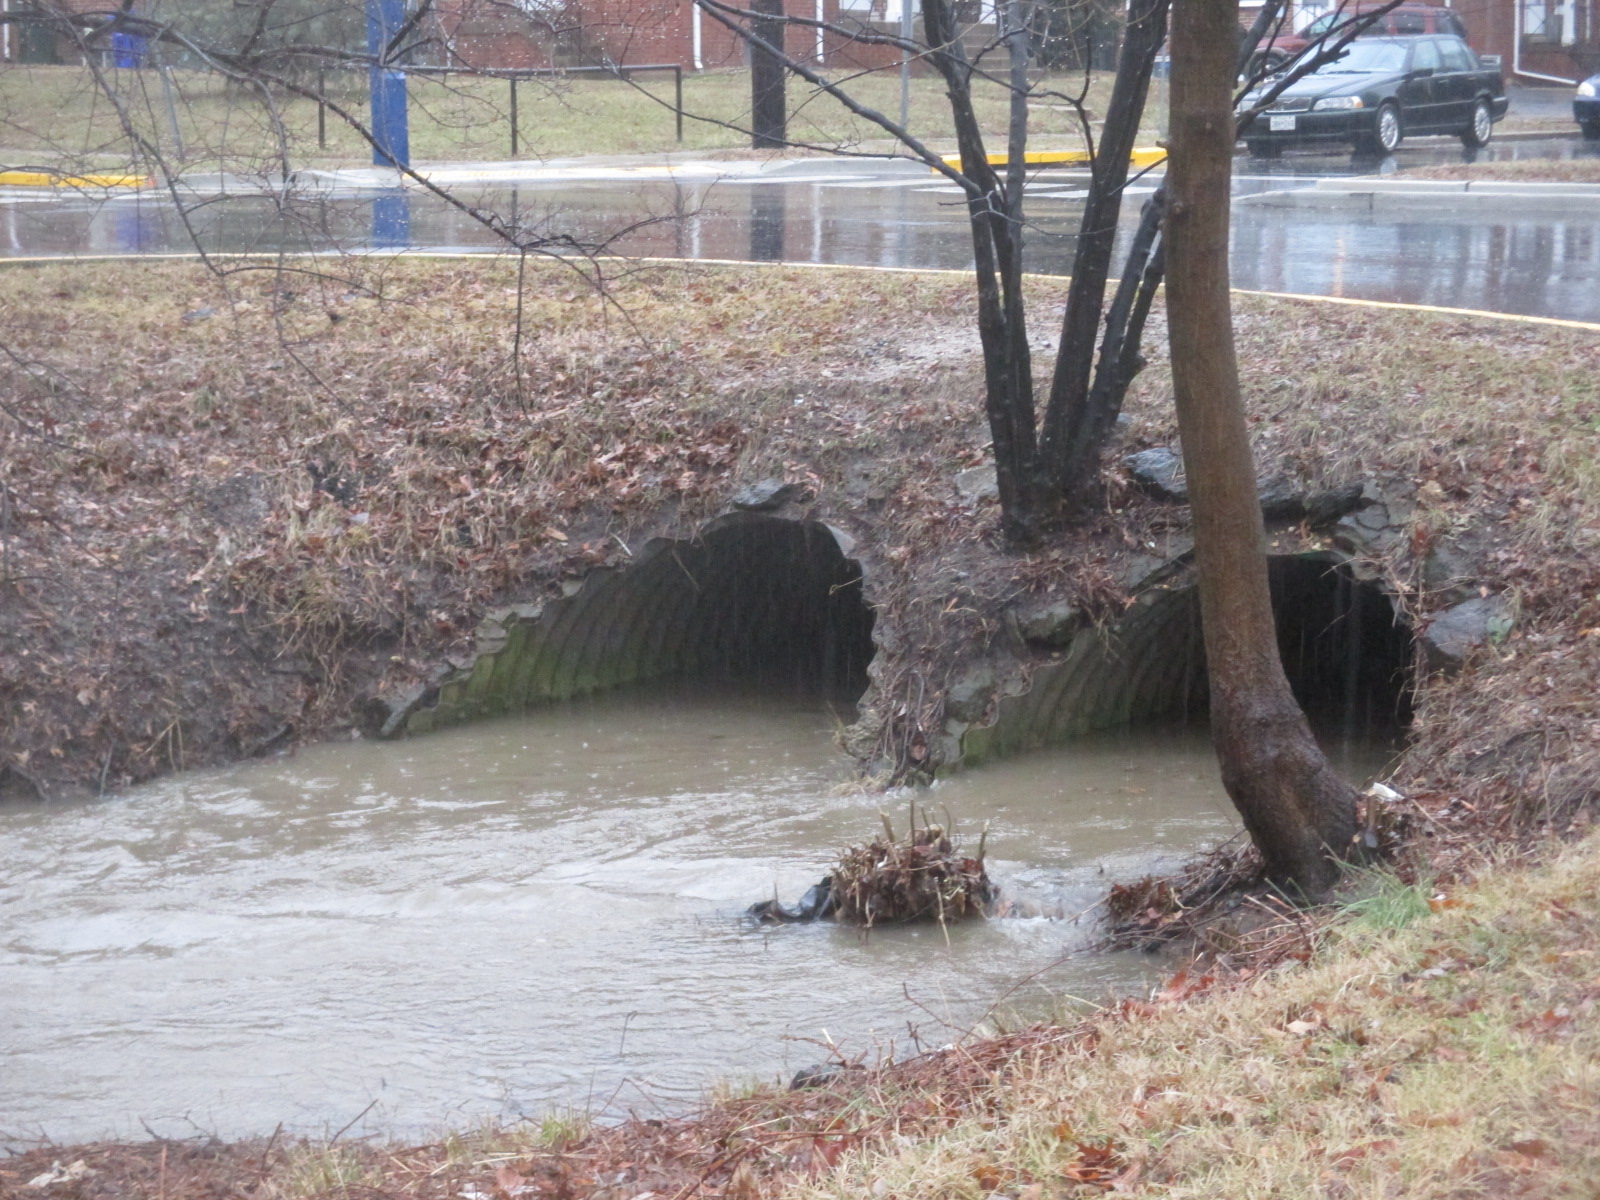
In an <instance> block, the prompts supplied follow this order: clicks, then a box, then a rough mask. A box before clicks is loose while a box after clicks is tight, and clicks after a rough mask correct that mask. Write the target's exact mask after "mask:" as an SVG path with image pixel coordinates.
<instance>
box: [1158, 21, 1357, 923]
mask: <svg viewBox="0 0 1600 1200" xmlns="http://www.w3.org/2000/svg"><path fill="white" fill-rule="evenodd" d="M1238 49H1239V33H1238V20H1237V7H1236V0H1175V3H1174V5H1173V27H1172V142H1171V163H1170V165H1169V167H1168V170H1167V190H1168V211H1167V239H1166V265H1167V313H1168V328H1169V338H1170V345H1171V355H1172V376H1173V391H1174V398H1175V402H1176V406H1177V410H1178V432H1179V436H1180V437H1181V438H1182V441H1183V460H1184V467H1185V469H1186V471H1187V474H1188V481H1189V496H1190V501H1191V504H1192V510H1193V515H1194V539H1195V554H1196V559H1197V563H1198V567H1199V575H1200V613H1201V621H1202V622H1203V626H1204V633H1205V647H1206V663H1207V668H1208V671H1209V675H1210V686H1211V726H1212V736H1213V739H1214V741H1215V744H1216V751H1217V758H1218V760H1219V762H1220V763H1221V766H1222V781H1223V785H1224V786H1225V787H1226V788H1227V791H1228V795H1229V797H1230V798H1231V799H1232V800H1233V803H1234V805H1235V807H1237V808H1238V810H1239V813H1240V815H1241V816H1242V817H1243V818H1244V823H1245V827H1246V828H1247V829H1248V830H1249V832H1250V836H1251V837H1252V838H1253V839H1254V841H1255V844H1256V846H1257V847H1258V848H1259V849H1260V851H1261V854H1262V857H1263V859H1264V860H1265V862H1266V866H1267V872H1268V875H1269V877H1270V878H1271V879H1272V880H1273V881H1274V882H1277V883H1279V884H1280V885H1284V886H1287V887H1291V888H1294V889H1296V890H1297V891H1299V892H1300V893H1301V894H1303V895H1304V896H1306V897H1308V898H1319V897H1321V896H1323V895H1324V894H1326V892H1327V891H1328V889H1329V888H1330V887H1331V886H1332V885H1333V884H1334V882H1335V881H1336V880H1337V879H1338V875H1339V865H1338V862H1337V859H1338V858H1341V857H1344V856H1345V855H1347V854H1348V853H1349V852H1350V851H1351V849H1352V847H1353V841H1354V838H1355V835H1356V820H1355V799H1356V797H1355V792H1354V790H1353V789H1352V788H1351V787H1350V785H1349V784H1347V783H1345V782H1344V781H1343V780H1342V779H1340V778H1339V777H1338V776H1337V775H1336V774H1335V773H1334V771H1333V769H1332V768H1331V767H1330V766H1329V765H1328V761H1327V759H1326V758H1325V757H1324V756H1323V754H1322V751H1321V749H1320V748H1319V747H1318V746H1317V743H1316V741H1315V740H1314V739H1313V738H1312V736H1311V729H1310V726H1309V725H1308V724H1307V723H1306V718H1305V714H1304V713H1302V712H1301V711H1300V707H1299V705H1298V704H1297V703H1296V702H1295V699H1294V696H1293V694H1292V693H1291V692H1290V690H1289V682H1288V679H1287V678H1286V677H1285V675H1284V672H1283V664H1282V662H1281V660H1280V659H1279V656H1278V642H1277V634H1276V630H1275V628H1274V624H1273V615H1272V599H1271V594H1270V592H1269V591H1268V585H1267V558H1266V534H1265V530H1264V528H1263V526H1262V520H1261V508H1260V505H1259V503H1258V501H1257V499H1256V487H1255V465H1254V462H1253V461H1252V458H1251V452H1250V440H1249V434H1248V432H1247V430H1246V427H1245V415H1244V405H1243V402H1242V400H1241V398H1240V393H1239V374H1238V362H1237V359H1236V358H1235V354H1234V345H1233V318H1232V312H1231V309H1230V301H1229V295H1228V200H1229V184H1230V175H1231V172H1232V167H1233V146H1234V140H1235V134H1234V128H1235V126H1234V113H1233V103H1232V89H1233V81H1234V75H1235V68H1236V65H1237V64H1236V56H1237V54H1238Z"/></svg>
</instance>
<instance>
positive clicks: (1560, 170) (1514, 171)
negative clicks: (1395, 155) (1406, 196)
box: [1403, 158, 1600, 183]
mask: <svg viewBox="0 0 1600 1200" xmlns="http://www.w3.org/2000/svg"><path fill="white" fill-rule="evenodd" d="M1403 177H1404V178H1406V179H1504V180H1515V181H1521V182H1524V183H1600V158H1518V159H1511V160H1509V161H1506V162H1482V163H1444V164H1441V165H1438V166H1432V167H1413V168H1410V169H1408V170H1406V171H1405V172H1404V175H1403Z"/></svg>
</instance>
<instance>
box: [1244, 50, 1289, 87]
mask: <svg viewBox="0 0 1600 1200" xmlns="http://www.w3.org/2000/svg"><path fill="white" fill-rule="evenodd" d="M1288 61H1289V57H1288V55H1286V54H1279V53H1273V52H1269V53H1266V54H1252V55H1251V56H1250V61H1249V62H1247V63H1246V64H1245V67H1244V76H1245V79H1246V80H1247V81H1248V80H1255V79H1264V78H1266V77H1267V76H1268V75H1271V74H1273V73H1275V72H1276V71H1278V70H1279V69H1280V68H1281V67H1282V66H1283V64H1284V63H1286V62H1288Z"/></svg>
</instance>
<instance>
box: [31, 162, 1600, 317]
mask: <svg viewBox="0 0 1600 1200" xmlns="http://www.w3.org/2000/svg"><path fill="white" fill-rule="evenodd" d="M1465 153H1466V152H1464V151H1462V150H1461V149H1460V148H1459V147H1456V146H1455V144H1454V143H1453V142H1445V141H1444V140H1442V139H1440V140H1436V141H1435V144H1431V145H1430V144H1425V143H1421V142H1419V143H1416V144H1414V145H1413V144H1408V145H1407V147H1406V148H1405V149H1403V150H1402V151H1401V153H1400V154H1399V155H1398V156H1396V157H1395V158H1393V159H1389V160H1385V161H1384V162H1382V163H1375V162H1372V161H1364V160H1361V159H1354V158H1351V157H1350V156H1348V155H1328V154H1298V155H1297V154H1290V155H1286V156H1285V157H1284V158H1283V159H1281V160H1277V161H1273V162H1265V161H1258V160H1251V159H1244V158H1241V159H1240V160H1238V167H1237V176H1236V181H1235V187H1236V191H1237V192H1238V193H1239V194H1249V193H1255V192H1261V191H1266V190H1272V189H1278V188H1283V187H1290V186H1296V185H1303V184H1309V183H1310V182H1312V181H1313V180H1314V179H1315V178H1319V177H1328V176H1340V175H1356V174H1364V173H1383V172H1384V171H1387V170H1392V169H1394V167H1395V166H1396V165H1397V164H1398V165H1404V166H1418V165H1423V164H1428V163H1434V162H1459V161H1461V160H1462V158H1463V155H1464V154H1465ZM1483 153H1484V154H1485V155H1486V156H1487V157H1490V158H1494V159H1510V158H1519V157H1543V158H1549V157H1578V156H1587V155H1600V147H1597V146H1594V145H1590V144H1586V143H1584V142H1581V141H1578V140H1557V139H1552V140H1547V141H1540V142H1507V143H1501V144H1497V145H1495V146H1492V147H1490V149H1489V150H1488V151H1486V152H1483ZM792 165H797V166H798V167H799V169H797V170H792V171H787V172H786V173H785V174H784V175H783V176H781V177H772V176H765V175H764V176H761V177H759V178H753V177H740V178H731V179H724V180H721V181H707V180H706V179H705V177H704V172H698V173H696V174H694V175H693V176H690V177H686V178H683V179H679V180H676V181H674V180H672V179H668V178H665V177H659V178H657V179H655V180H652V181H646V182H638V181H632V180H628V179H621V178H615V177H613V178H608V179H606V180H592V181H587V182H585V181H582V180H575V179H574V178H573V177H572V174H571V173H569V172H557V173H555V175H554V178H553V179H552V180H551V181H549V182H546V183H540V182H538V181H537V180H530V181H528V182H521V183H518V184H517V185H516V186H511V187H507V186H503V185H498V186H489V187H479V188H476V189H471V188H463V189H462V190H461V191H460V192H459V193H458V194H457V198H458V199H459V200H461V201H462V202H463V206H464V207H455V206H452V205H449V204H447V203H445V202H444V201H442V200H440V199H438V198H437V197H434V196H430V195H427V194H426V193H421V192H417V191H411V192H397V191H392V190H391V191H386V192H380V193H378V194H376V195H374V194H373V193H372V192H370V191H368V192H365V193H359V192H357V193H349V192H347V193H339V192H334V193H332V194H324V195H320V196H318V195H313V194H311V193H309V192H308V193H306V194H303V195H302V194H294V193H291V194H290V195H289V196H288V197H267V196H261V195H241V196H235V197H227V198H222V199H211V200H207V201H205V202H203V203H197V204H196V205H195V206H194V207H193V208H191V209H190V211H189V212H188V213H187V214H186V216H185V217H184V218H181V219H180V217H179V215H178V214H177V213H176V212H175V211H174V209H173V206H172V204H171V202H170V200H169V199H168V198H167V197H165V196H164V195H159V194H155V193H148V194H139V195H129V196H118V197H113V198H111V199H105V200H95V199H90V198H67V199H61V200H55V201H52V200H49V199H46V198H42V197H39V196H22V197H18V196H15V195H9V196H5V197H0V254H8V255H12V256H22V255H75V254H125V253H158V252H164V251H182V250H187V249H191V248H192V246H193V240H191V233H192V238H193V239H194V240H198V242H199V244H200V245H201V246H203V247H204V248H206V249H207V250H214V251H258V252H259V251H267V252H275V251H280V250H282V251H291V252H299V251H325V250H364V249H369V248H373V247H378V248H398V247H404V246H410V247H412V248H417V249H429V250H444V251H462V252H486V251H488V252H492V251H495V250H499V249H501V248H503V246H504V243H503V241H502V240H501V239H500V238H499V237H498V235H497V234H495V233H494V232H493V231H492V230H491V229H490V228H488V227H487V226H486V225H485V223H484V222H483V221H482V220H480V219H478V218H479V216H482V215H489V216H490V217H491V219H492V220H493V221H495V222H501V223H504V224H505V225H508V226H510V227H513V228H516V229H518V230H519V231H521V233H522V235H523V236H525V237H526V236H530V235H539V234H544V235H547V236H552V237H553V236H556V235H558V234H559V235H566V234H571V235H574V236H576V237H578V238H581V239H583V240H585V241H587V242H590V243H594V244H604V245H606V247H607V248H608V249H609V250H611V251H614V252H617V253H622V254H627V255H637V256H664V257H673V258H697V259H753V260H757V261H765V262H771V261H780V260H782V261H790V262H807V263H840V264H854V265H866V266H883V267H915V268H947V269H965V268H967V267H968V266H969V264H970V261H971V243H970V235H969V233H968V231H967V227H966V218H965V213H964V206H963V203H962V197H961V193H960V192H959V191H958V190H957V189H956V188H954V187H953V186H952V185H950V184H949V183H947V182H946V181H943V180H941V179H939V178H938V177H936V176H934V175H932V174H931V173H928V172H926V171H924V170H923V169H921V168H918V167H915V166H913V165H911V164H907V163H903V162H902V163H884V164H882V166H881V167H876V166H874V165H872V164H870V163H869V164H863V163H862V162H860V161H859V160H855V161H852V162H850V163H847V164H844V165H842V166H841V165H838V164H835V163H833V162H832V160H819V161H817V162H816V163H815V164H810V165H808V164H792ZM1157 178H1158V177H1157V176H1154V175H1150V176H1145V177H1144V178H1141V179H1136V180H1135V181H1134V183H1133V184H1132V185H1131V186H1130V187H1129V189H1128V198H1129V201H1130V203H1128V204H1127V205H1125V206H1124V207H1125V211H1124V214H1123V224H1124V233H1125V234H1126V233H1127V232H1128V231H1129V229H1130V228H1131V225H1132V223H1133V221H1135V220H1136V219H1137V215H1138V206H1139V203H1140V201H1141V200H1142V198H1143V197H1144V196H1146V195H1148V194H1149V192H1150V191H1151V190H1152V189H1153V185H1154V183H1155V182H1156V180H1157ZM1083 182H1084V180H1083V176H1082V174H1081V173H1074V172H1066V171H1063V172H1052V173H1043V174H1041V175H1039V176H1038V177H1037V178H1036V180H1035V181H1034V183H1033V185H1032V188H1031V193H1032V198H1033V203H1032V204H1031V207H1030V230H1029V232H1028V235H1027V238H1026V257H1027V263H1028V267H1029V269H1031V270H1034V271H1040V272H1045V273H1052V274H1060V273H1064V272H1065V271H1066V270H1067V269H1068V267H1069V265H1070V263H1071V257H1072V248H1073V241H1074V237H1073V231H1074V229H1075V225H1076V220H1077V217H1078V214H1079V211H1080V210H1079V207H1078V201H1079V200H1080V199H1081V197H1082V194H1083V189H1082V184H1083ZM468 210H472V211H468ZM474 212H475V213H476V214H478V215H477V216H475V215H474ZM1233 273H1234V283H1235V284H1236V286H1239V287H1242V288H1247V289H1254V290H1264V291H1288V292H1301V293H1311V294H1318V295H1333V296H1349V297H1360V298H1366V299H1375V300H1397V301H1404V302H1410V303H1419V304H1433V305H1443V306H1447V307H1460V308H1476V309H1487V310H1494V311H1500V312H1510V313H1527V314H1535V315H1543V316H1557V317H1567V318H1574V319H1579V320H1600V286H1597V285H1600V201H1597V202H1596V204H1595V205H1594V206H1593V209H1592V210H1591V211H1575V212H1574V214H1573V215H1572V217H1571V218H1570V219H1565V218H1561V217H1556V218H1551V217H1549V216H1530V217H1527V218H1523V217H1520V216H1519V215H1518V213H1517V210H1516V206H1515V204H1514V203H1507V204H1505V205H1493V206H1491V207H1487V208H1481V209H1475V210H1472V211H1466V210H1464V209H1462V208H1460V207H1459V206H1457V207H1451V206H1448V205H1441V207H1440V208H1439V209H1438V210H1436V211H1435V210H1429V211H1427V212H1418V211H1411V212H1407V213H1404V214H1381V213H1348V212H1315V211H1309V210H1306V209H1270V208H1258V207H1255V206H1238V207H1236V209H1235V213H1234V220H1233Z"/></svg>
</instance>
